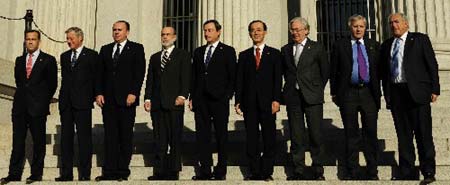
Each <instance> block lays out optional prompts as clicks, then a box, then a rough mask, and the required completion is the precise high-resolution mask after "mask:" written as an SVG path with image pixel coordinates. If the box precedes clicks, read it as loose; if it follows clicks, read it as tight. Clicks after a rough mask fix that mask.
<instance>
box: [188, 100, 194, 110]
mask: <svg viewBox="0 0 450 185" xmlns="http://www.w3.org/2000/svg"><path fill="white" fill-rule="evenodd" d="M193 108H194V107H192V100H189V110H190V111H192V109H193Z"/></svg>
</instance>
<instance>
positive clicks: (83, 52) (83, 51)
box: [69, 47, 86, 68]
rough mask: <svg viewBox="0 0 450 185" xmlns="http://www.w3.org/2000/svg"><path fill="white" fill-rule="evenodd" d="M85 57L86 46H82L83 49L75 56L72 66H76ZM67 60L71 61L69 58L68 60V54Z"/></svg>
mask: <svg viewBox="0 0 450 185" xmlns="http://www.w3.org/2000/svg"><path fill="white" fill-rule="evenodd" d="M85 57H86V48H85V47H83V49H82V50H81V52H80V54H79V55H78V58H77V61H76V62H75V66H74V68H76V67H77V66H78V65H79V64H80V62H82V61H83V59H84V58H85ZM69 61H71V60H70V55H69Z"/></svg>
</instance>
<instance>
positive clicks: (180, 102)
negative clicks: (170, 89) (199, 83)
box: [175, 96, 186, 106]
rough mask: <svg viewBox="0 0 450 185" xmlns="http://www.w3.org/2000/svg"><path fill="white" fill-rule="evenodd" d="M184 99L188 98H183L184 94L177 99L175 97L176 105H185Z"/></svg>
mask: <svg viewBox="0 0 450 185" xmlns="http://www.w3.org/2000/svg"><path fill="white" fill-rule="evenodd" d="M184 100H186V98H183V97H182V96H178V97H177V99H175V106H181V105H184Z"/></svg>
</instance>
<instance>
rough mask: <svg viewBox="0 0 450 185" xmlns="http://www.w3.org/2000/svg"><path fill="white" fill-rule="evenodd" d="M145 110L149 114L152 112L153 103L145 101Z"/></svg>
mask: <svg viewBox="0 0 450 185" xmlns="http://www.w3.org/2000/svg"><path fill="white" fill-rule="evenodd" d="M144 109H145V111H147V112H150V111H151V110H152V102H150V101H145V103H144Z"/></svg>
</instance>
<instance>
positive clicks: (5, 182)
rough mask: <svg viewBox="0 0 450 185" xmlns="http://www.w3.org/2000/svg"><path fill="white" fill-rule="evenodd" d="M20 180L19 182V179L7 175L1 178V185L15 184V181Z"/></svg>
mask: <svg viewBox="0 0 450 185" xmlns="http://www.w3.org/2000/svg"><path fill="white" fill-rule="evenodd" d="M20 180H21V178H20V177H14V176H11V175H8V176H7V177H3V178H2V179H1V183H2V184H8V183H9V182H16V181H20Z"/></svg>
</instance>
